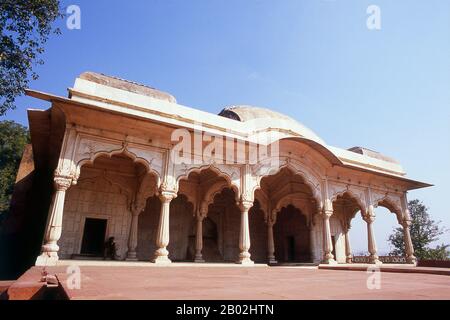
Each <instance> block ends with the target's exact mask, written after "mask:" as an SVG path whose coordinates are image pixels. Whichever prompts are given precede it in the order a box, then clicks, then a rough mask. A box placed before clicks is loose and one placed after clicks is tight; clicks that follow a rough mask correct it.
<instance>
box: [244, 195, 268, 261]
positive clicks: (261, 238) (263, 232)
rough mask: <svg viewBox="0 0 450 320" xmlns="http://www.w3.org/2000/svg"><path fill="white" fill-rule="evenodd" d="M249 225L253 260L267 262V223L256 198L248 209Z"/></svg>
mask: <svg viewBox="0 0 450 320" xmlns="http://www.w3.org/2000/svg"><path fill="white" fill-rule="evenodd" d="M248 219H249V227H250V239H251V246H250V254H251V258H252V260H253V261H255V262H259V263H266V262H267V225H266V223H265V221H264V211H263V210H262V208H261V204H260V202H259V201H258V200H255V201H254V203H253V207H251V208H250V210H249V215H248Z"/></svg>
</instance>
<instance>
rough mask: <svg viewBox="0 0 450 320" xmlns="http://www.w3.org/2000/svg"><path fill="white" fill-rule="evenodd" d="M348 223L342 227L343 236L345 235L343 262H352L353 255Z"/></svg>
mask: <svg viewBox="0 0 450 320" xmlns="http://www.w3.org/2000/svg"><path fill="white" fill-rule="evenodd" d="M349 231H350V224H349V223H348V224H347V225H346V226H345V229H344V232H345V233H344V237H345V262H346V263H352V260H353V255H352V248H351V245H350V232H349Z"/></svg>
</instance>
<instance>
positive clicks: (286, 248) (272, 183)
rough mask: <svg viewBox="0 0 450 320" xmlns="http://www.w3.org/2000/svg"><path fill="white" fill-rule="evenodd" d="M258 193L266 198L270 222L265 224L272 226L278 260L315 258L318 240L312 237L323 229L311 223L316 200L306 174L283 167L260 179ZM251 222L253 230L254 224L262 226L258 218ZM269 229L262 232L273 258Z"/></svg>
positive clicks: (306, 260) (265, 202)
mask: <svg viewBox="0 0 450 320" xmlns="http://www.w3.org/2000/svg"><path fill="white" fill-rule="evenodd" d="M255 196H256V197H257V198H258V199H261V200H262V201H264V203H261V204H260V207H261V208H264V209H265V210H266V211H267V212H266V213H265V214H266V222H268V223H269V224H268V225H266V230H270V228H272V233H273V244H272V245H273V248H274V251H275V252H274V255H275V258H276V260H277V261H278V262H311V261H313V260H314V259H313V258H314V256H315V251H316V250H319V242H318V241H312V238H315V237H317V238H320V237H319V233H320V232H321V230H319V228H318V226H316V225H315V224H313V223H312V221H313V219H314V217H315V216H316V214H317V201H316V198H315V196H314V193H313V191H312V189H311V187H310V185H309V184H308V183H307V182H306V181H305V179H304V178H303V176H301V175H300V174H296V173H295V172H293V171H292V170H291V169H289V168H286V167H285V168H282V169H281V170H279V171H278V172H277V173H276V174H273V175H269V176H266V177H264V178H262V179H261V183H260V189H258V190H257V191H256V193H255ZM258 210H259V209H258ZM274 214H275V216H273V215H274ZM250 222H251V226H250V228H251V230H252V226H253V229H257V230H258V229H259V230H261V229H262V228H261V226H258V227H256V220H254V221H252V220H250ZM271 224H273V227H271ZM268 232H269V231H266V232H261V234H265V236H266V241H265V243H266V245H265V251H266V261H267V260H268V259H269V260H270V259H272V258H270V256H271V252H270V250H271V249H270V248H271V247H272V245H271V243H270V242H271V237H269V233H268ZM251 236H253V234H251ZM252 247H253V238H252ZM252 247H251V248H250V250H252ZM268 256H269V257H268ZM271 263H272V262H271Z"/></svg>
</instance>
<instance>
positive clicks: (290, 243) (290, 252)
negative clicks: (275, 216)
mask: <svg viewBox="0 0 450 320" xmlns="http://www.w3.org/2000/svg"><path fill="white" fill-rule="evenodd" d="M286 247H287V261H288V262H292V261H295V237H292V236H290V237H287V246H286Z"/></svg>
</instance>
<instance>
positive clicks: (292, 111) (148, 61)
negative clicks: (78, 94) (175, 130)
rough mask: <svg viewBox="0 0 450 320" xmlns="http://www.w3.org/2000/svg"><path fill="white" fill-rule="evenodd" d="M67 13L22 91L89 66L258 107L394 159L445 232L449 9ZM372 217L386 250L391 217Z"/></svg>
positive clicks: (314, 6)
mask: <svg viewBox="0 0 450 320" xmlns="http://www.w3.org/2000/svg"><path fill="white" fill-rule="evenodd" d="M71 4H76V5H78V6H79V7H80V9H81V30H69V29H67V28H66V26H65V21H61V22H60V23H59V24H60V26H61V29H62V35H60V36H53V37H51V39H50V40H49V41H48V43H47V45H46V52H45V54H44V55H43V59H44V60H45V65H43V66H39V67H37V68H36V70H37V72H38V73H39V74H40V79H39V80H37V81H34V82H32V83H31V85H30V86H31V87H32V88H33V89H37V90H42V91H47V92H51V93H55V94H59V95H66V88H67V87H70V86H72V85H73V81H74V79H75V77H76V76H77V75H79V74H80V73H81V72H83V71H88V70H89V71H97V72H101V73H105V74H109V75H116V76H120V77H122V78H125V79H130V80H134V81H137V82H141V83H145V84H148V85H151V86H153V87H156V88H159V89H161V90H165V91H168V92H170V93H172V94H173V95H174V96H175V97H176V98H177V100H178V102H179V103H181V104H183V105H187V106H191V107H195V108H199V109H202V110H205V111H209V112H213V113H217V112H219V111H220V110H221V108H222V107H224V106H226V105H231V104H250V105H256V106H263V107H269V108H272V109H274V110H277V111H280V112H282V113H285V114H288V115H290V116H292V117H293V118H295V119H297V120H299V121H300V122H302V123H303V124H305V125H306V126H308V127H310V128H311V129H312V130H313V131H315V132H316V133H317V134H318V135H319V136H320V137H322V138H323V139H324V140H325V141H326V142H327V143H328V144H330V145H334V146H338V147H343V148H348V147H352V146H364V147H368V148H370V149H373V150H377V151H380V152H382V153H384V154H386V155H389V156H392V157H394V158H396V159H398V160H399V161H400V162H401V163H402V164H403V166H404V168H405V169H406V171H407V172H408V175H409V177H410V178H413V179H418V180H422V181H426V182H429V183H432V184H435V186H434V187H432V188H427V189H423V190H418V191H412V192H410V193H409V198H410V199H414V198H419V199H421V200H422V201H424V203H425V204H426V205H427V206H428V207H429V208H430V212H431V214H432V216H433V218H434V219H436V220H442V221H443V224H444V225H446V226H447V227H450V210H449V209H448V197H449V192H450V188H449V187H448V184H449V183H450V170H449V164H450V161H449V159H450V125H449V124H450V1H446V0H416V1H412V0H409V1H408V0H396V1H392V0H372V1H364V0H345V1H344V0H305V1H300V0H289V1H288V0H283V1H265V0H245V1H242V0H240V1H238V0H226V1H225V0H212V1H210V0H190V1H175V0H164V1H163V0H151V1H149V0H145V1H126V2H125V1H107V0H97V1H63V5H64V6H68V5H71ZM371 4H375V5H378V6H379V7H380V9H381V30H369V29H368V28H367V26H366V19H367V18H368V14H367V13H366V9H367V7H368V6H369V5H371ZM29 107H32V108H47V107H48V105H47V104H45V103H43V102H40V101H38V100H34V99H32V98H29V97H22V98H19V99H18V100H17V109H16V110H14V111H11V112H9V113H8V114H7V115H6V116H5V117H3V118H1V119H13V120H16V121H18V122H20V123H22V124H25V125H27V118H26V108H29ZM377 214H378V215H377V221H376V222H375V231H376V236H377V240H378V247H379V250H380V252H385V251H388V250H389V247H388V245H387V243H386V241H385V239H386V238H387V236H388V235H389V233H390V231H391V230H392V228H393V227H394V226H395V225H396V220H395V217H394V215H392V214H389V213H388V212H387V211H386V210H384V209H377ZM365 234H366V230H365V225H364V224H363V222H362V221H361V219H357V220H356V221H355V223H354V225H353V228H352V231H351V236H352V245H353V248H354V249H355V250H358V251H360V250H364V249H366V242H365V239H366V235H365ZM443 239H444V238H443ZM445 241H446V242H447V243H450V235H449V233H447V235H446V236H445Z"/></svg>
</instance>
